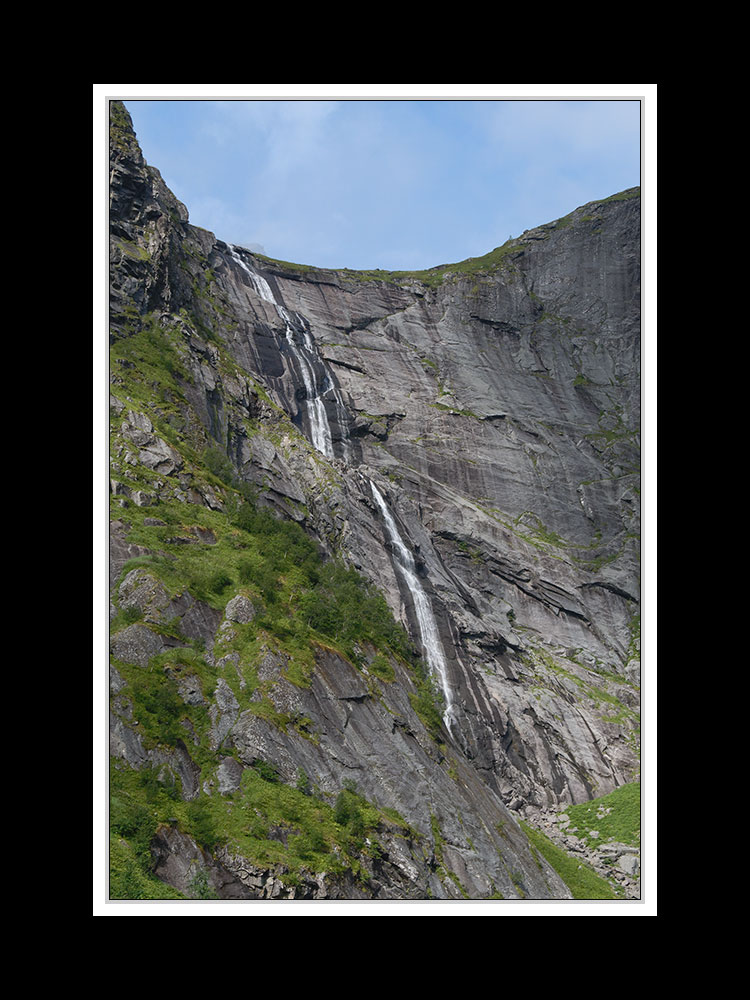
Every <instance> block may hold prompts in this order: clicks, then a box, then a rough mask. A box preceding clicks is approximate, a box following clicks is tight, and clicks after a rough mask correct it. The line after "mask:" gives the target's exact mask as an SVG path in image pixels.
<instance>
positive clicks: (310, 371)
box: [229, 247, 454, 728]
mask: <svg viewBox="0 0 750 1000" xmlns="http://www.w3.org/2000/svg"><path fill="white" fill-rule="evenodd" d="M229 249H230V253H231V254H232V257H233V258H234V260H235V261H236V262H237V264H239V265H240V267H241V268H242V269H243V270H244V271H245V272H246V274H247V275H248V276H249V277H250V280H251V282H252V284H253V287H254V288H255V290H256V292H257V294H258V295H259V296H260V298H261V299H263V301H264V302H268V303H269V304H270V305H272V306H273V307H274V309H275V310H276V312H277V313H278V315H279V316H280V317H281V319H282V320H283V321H284V325H285V327H286V340H287V343H288V344H289V348H290V350H291V351H292V353H293V354H294V356H295V358H296V359H297V363H298V365H299V370H300V373H301V375H302V380H303V382H304V385H305V396H306V399H305V402H306V405H307V415H308V420H309V424H310V435H311V438H312V443H313V446H314V447H315V448H316V449H317V450H318V451H319V452H321V453H322V454H323V455H325V456H326V457H328V458H334V457H335V456H334V450H333V438H332V434H331V425H330V423H329V421H328V414H327V413H326V408H325V405H324V402H323V398H324V397H325V396H329V397H330V399H331V400H332V401H333V403H334V406H335V410H336V416H337V418H338V421H339V426H340V427H341V432H342V435H341V447H342V450H343V457H344V459H345V460H346V461H349V460H350V449H349V445H348V442H347V426H348V422H347V418H346V408H345V407H344V403H343V401H342V399H341V395H340V393H339V392H338V389H337V388H336V386H335V384H334V382H333V379H332V378H331V377H330V375H328V374H327V373H326V376H325V378H324V380H323V385H322V386H321V385H319V384H318V380H317V378H316V374H315V373H316V363H317V366H318V370H321V369H322V370H323V371H324V372H326V366H325V362H324V361H323V359H322V358H321V357H320V355H319V354H318V353H317V350H316V347H315V343H314V341H313V338H312V336H311V335H310V332H309V330H308V328H307V325H306V323H305V322H304V320H303V319H302V317H301V316H299V314H295V315H296V320H297V321H296V324H295V323H294V322H293V320H292V317H291V316H290V315H289V313H288V311H287V310H286V309H285V308H284V306H282V305H281V303H279V302H277V301H276V297H275V296H274V294H273V291H272V290H271V286H270V285H269V284H268V282H267V281H266V280H265V278H263V277H262V276H261V275H260V274H257V273H256V272H255V271H253V270H252V268H251V267H249V266H248V264H246V263H245V261H244V260H243V259H242V258H241V257H240V255H239V254H238V253H237V251H236V248H234V247H230V248H229ZM295 332H296V334H297V336H298V337H301V338H302V341H303V343H302V344H298V343H297V341H296V340H295ZM326 383H327V384H326ZM323 386H325V387H323ZM360 475H363V474H362V473H361V472H360ZM364 478H365V479H367V482H369V484H370V489H371V490H372V495H373V498H374V500H375V502H376V504H377V505H378V508H379V509H380V512H381V514H382V515H383V521H384V522H385V526H386V531H387V532H388V537H389V539H390V541H391V547H392V551H393V561H394V566H395V568H396V571H397V572H398V573H399V574H400V575H401V577H402V579H403V581H404V583H405V585H406V588H407V590H408V591H409V593H410V594H411V596H412V600H413V602H414V611H415V614H416V616H417V625H418V627H419V632H420V637H421V641H422V648H423V651H424V655H425V657H426V659H427V663H428V666H429V668H430V671H431V672H432V674H433V675H434V676H436V677H437V678H438V680H439V682H440V686H441V688H442V690H443V694H444V697H445V711H444V713H443V721H444V722H445V724H446V726H448V728H450V727H451V724H452V722H453V720H454V709H453V696H452V693H451V689H450V685H449V684H448V667H447V664H446V661H445V652H444V650H443V644H442V642H441V640H440V633H439V631H438V627H437V622H436V621H435V616H434V614H433V612H432V605H431V604H430V599H429V597H428V596H427V594H426V592H425V590H424V587H423V586H422V583H421V581H420V579H419V576H418V574H417V567H416V564H415V562H414V556H413V555H412V553H411V551H410V549H409V548H408V547H407V546H406V545H405V543H404V541H403V539H402V537H401V533H400V531H399V529H398V525H397V524H396V521H395V519H394V517H393V515H392V514H391V511H390V509H389V507H388V504H387V503H386V502H385V499H384V498H383V494H382V493H381V492H380V490H379V489H378V488H377V486H376V485H375V484H374V483H373V482H372V480H370V479H368V478H367V477H366V476H364Z"/></svg>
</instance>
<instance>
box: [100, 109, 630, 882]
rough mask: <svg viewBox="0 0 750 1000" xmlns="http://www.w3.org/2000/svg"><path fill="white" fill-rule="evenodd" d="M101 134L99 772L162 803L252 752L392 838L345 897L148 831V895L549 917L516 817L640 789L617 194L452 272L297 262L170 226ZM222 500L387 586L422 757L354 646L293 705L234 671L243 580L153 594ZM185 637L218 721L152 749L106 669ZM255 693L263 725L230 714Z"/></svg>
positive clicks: (120, 149)
mask: <svg viewBox="0 0 750 1000" xmlns="http://www.w3.org/2000/svg"><path fill="white" fill-rule="evenodd" d="M112 121H113V129H112V145H111V154H112V170H111V190H112V193H111V207H110V218H111V246H112V250H111V257H110V264H111V289H112V292H111V319H112V322H111V329H110V339H111V354H112V381H111V394H112V396H111V403H112V416H113V424H112V427H113V436H112V448H111V456H112V472H111V477H112V503H113V510H114V517H113V535H112V538H113V541H112V547H111V551H110V559H111V583H112V588H113V589H112V613H113V615H115V616H117V617H116V618H115V619H113V623H114V624H113V632H112V635H111V646H112V654H113V657H114V670H115V675H114V676H115V677H116V678H117V679H118V680H117V683H116V684H115V685H114V688H113V702H114V707H113V728H112V732H113V741H112V743H113V750H112V752H113V756H114V759H115V761H116V762H118V763H119V764H120V765H127V766H128V767H130V768H133V769H142V768H144V767H149V768H156V769H157V771H159V770H160V773H161V777H162V780H164V778H165V775H166V774H167V773H169V774H171V775H172V776H173V778H174V776H177V777H178V778H179V787H180V789H181V796H182V799H183V800H184V801H188V800H190V801H192V800H194V799H199V798H201V796H205V797H207V798H210V797H211V796H214V797H216V796H222V795H224V796H229V797H231V795H232V794H233V792H234V791H235V790H236V789H237V788H239V786H240V782H241V776H242V774H243V771H245V770H246V769H248V768H252V767H253V766H254V764H255V762H257V761H258V760H262V761H265V762H266V763H267V764H269V765H272V766H273V768H274V771H275V774H274V780H276V781H279V782H281V783H283V784H285V785H288V786H293V785H294V784H295V782H296V781H297V780H298V776H299V775H300V774H301V773H304V774H306V775H314V776H315V778H314V783H315V785H316V788H317V789H318V792H319V793H320V794H321V795H322V796H324V797H326V796H327V797H328V798H329V800H330V801H333V800H334V799H335V797H336V796H337V794H339V793H340V792H341V789H343V788H345V787H348V785H347V783H351V782H354V783H355V784H356V787H357V790H358V794H360V795H362V796H363V797H364V798H365V799H366V800H367V801H369V802H372V803H375V804H377V806H378V807H379V808H380V809H382V810H391V811H395V813H398V814H399V816H401V817H402V818H403V819H404V820H405V821H406V824H407V825H408V828H409V831H410V833H409V835H408V836H407V835H405V834H404V831H403V828H400V827H399V828H396V827H393V828H392V829H387V824H386V826H384V827H383V828H382V829H381V842H380V849H379V854H378V857H377V859H373V858H369V860H367V861H364V860H363V861H362V864H363V866H364V869H365V870H366V877H365V878H363V879H359V880H356V879H353V878H352V877H351V875H347V876H346V877H344V876H337V877H336V878H333V877H328V878H326V877H322V876H321V875H320V873H317V874H315V873H312V872H310V873H308V874H307V875H306V876H305V878H304V879H302V880H300V879H299V878H297V880H296V881H295V880H294V879H290V878H289V872H288V870H285V869H284V865H283V864H280V865H277V866H276V867H275V868H273V870H272V869H271V868H270V867H266V868H263V867H262V866H259V865H258V864H257V863H255V862H254V861H253V860H252V859H248V858H247V857H243V856H242V855H241V852H239V851H238V850H236V849H235V847H233V845H232V843H231V838H230V841H228V842H225V843H224V846H223V847H221V849H218V848H217V849H216V850H214V851H213V853H212V852H211V851H210V850H209V849H208V848H207V847H206V845H205V844H203V845H201V844H199V843H198V842H197V841H196V840H195V838H191V837H190V836H189V835H188V834H187V833H186V832H185V831H184V830H180V829H178V826H179V824H177V825H174V824H173V825H172V826H171V827H170V826H169V824H167V825H166V826H162V827H160V832H159V834H158V836H157V837H156V840H155V841H154V843H155V845H156V846H155V857H156V858H157V862H156V869H155V870H156V872H157V874H158V875H159V876H160V877H161V878H162V879H163V880H165V881H167V882H169V883H170V884H171V885H173V886H174V887H175V888H176V889H177V890H178V891H180V892H186V891H187V887H188V883H190V884H193V882H194V879H195V877H196V872H197V871H200V872H201V873H203V874H202V876H201V877H202V879H203V881H202V882H201V884H202V885H203V886H204V887H205V886H207V885H209V886H211V887H213V889H212V891H216V892H217V893H219V894H220V895H221V893H224V894H225V895H226V897H227V898H271V897H273V898H360V897H361V898H405V899H408V898H412V899H413V898H433V897H434V898H462V897H468V898H477V899H479V898H492V897H493V895H494V896H502V897H503V898H521V897H529V896H531V897H534V898H566V897H567V896H568V895H569V890H568V889H567V887H566V886H565V885H564V883H563V882H562V881H561V880H560V878H559V876H557V875H556V873H555V872H554V871H552V869H551V868H550V866H549V865H548V864H547V863H546V862H545V861H544V860H543V859H542V858H541V857H540V856H538V855H537V854H535V853H534V852H533V851H532V850H531V849H530V847H529V844H528V842H527V840H526V837H525V836H524V834H523V832H522V830H521V828H520V827H519V826H518V825H517V823H516V816H517V815H524V814H528V815H529V816H531V815H532V814H534V815H540V814H542V813H543V812H544V811H545V810H549V809H555V808H558V807H563V806H565V805H566V804H569V803H578V802H583V801H586V800H588V799H591V798H593V797H596V796H599V795H603V794H605V793H607V792H610V791H612V790H613V789H614V788H616V787H618V786H619V785H622V784H625V783H627V782H631V781H634V780H637V778H638V772H639V746H638V734H639V724H638V718H639V704H640V695H639V691H640V655H639V634H640V633H639V621H640V617H639V607H640V578H639V564H640V525H639V514H640V510H639V506H640V478H639V468H640V466H639V462H640V457H639V456H640V452H639V432H640V427H639V416H640V398H639V391H640V353H639V351H640V313H639V304H640V280H639V279H640V275H639V265H640V227H639V223H640V198H639V192H638V191H637V190H633V191H629V192H624V193H623V194H621V195H618V196H615V197H613V198H611V199H608V200H606V201H603V202H595V203H592V204H589V205H586V206H583V207H582V208H579V209H577V210H576V211H574V212H572V213H571V214H570V215H569V216H567V217H566V218H564V219H561V220H558V221H557V222H554V223H551V224H549V225H547V226H542V227H539V228H537V229H535V230H531V231H529V232H527V233H524V234H523V235H522V236H521V237H519V238H518V239H514V240H511V241H509V242H508V243H506V244H505V245H504V246H503V247H500V248H497V249H496V250H494V251H492V252H491V253H490V254H488V255H487V256H486V257H484V258H476V259H474V260H471V261H466V262H463V263H462V264H457V265H453V266H447V267H440V268H435V269H433V270H432V271H428V272H421V273H417V274H396V273H385V272H376V273H372V274H369V273H368V274H364V273H360V272H352V271H330V270H319V269H315V268H309V267H300V266H295V265H291V264H285V263H282V262H279V261H273V260H270V259H268V258H265V257H261V256H259V255H257V254H254V253H251V252H250V251H248V250H246V249H244V248H242V247H238V246H230V245H228V244H227V243H225V242H223V241H222V240H221V239H220V238H217V237H216V236H214V235H213V234H211V233H208V232H206V231H205V230H201V229H198V228H196V227H194V226H191V225H190V223H189V221H188V214H187V211H186V209H185V208H184V206H182V205H181V204H180V203H179V202H178V201H177V200H176V199H175V198H174V197H173V195H172V194H171V193H170V192H169V191H168V190H167V189H166V187H165V185H164V183H163V181H162V179H161V177H160V176H159V174H158V172H157V171H156V170H154V169H153V168H152V167H150V166H148V165H147V164H146V163H145V162H144V161H143V158H142V156H141V153H140V150H139V149H138V146H137V141H136V139H135V137H134V135H133V132H132V127H131V126H130V122H129V116H128V115H127V111H126V110H125V109H124V107H123V106H122V105H119V104H117V103H115V104H114V106H113V113H112ZM136 342H137V343H138V344H139V345H142V346H140V347H139V353H138V354H137V358H136V355H134V354H133V353H132V351H131V352H130V353H129V351H128V346H129V345H134V344H136ZM134 358H136V360H134ZM238 490H239V492H240V494H243V495H248V491H251V492H252V493H253V495H254V497H255V498H257V502H258V503H259V504H260V505H261V506H263V507H264V509H268V510H272V511H273V512H274V513H275V515H276V516H278V517H280V518H282V519H284V520H288V521H294V522H296V523H297V524H299V525H300V526H301V527H302V528H303V529H304V531H305V532H306V534H307V535H308V536H309V537H311V538H313V539H315V541H316V543H317V544H318V545H319V546H320V549H321V551H322V552H323V553H324V554H325V556H326V557H327V558H329V559H336V560H342V561H343V562H344V563H345V565H346V566H348V567H353V568H354V569H355V570H356V571H357V572H358V573H359V574H361V575H362V576H363V577H365V578H367V580H369V581H371V582H372V584H374V586H375V587H376V588H377V589H378V591H379V592H381V593H382V594H383V595H385V598H386V601H387V603H388V605H389V607H390V609H391V611H392V613H393V615H394V616H395V618H396V619H397V620H399V621H400V622H402V623H403V625H404V626H405V628H406V630H407V632H408V634H409V635H410V636H411V639H412V640H413V642H414V644H415V646H416V647H417V649H418V650H419V651H420V652H421V654H422V655H423V658H424V660H425V662H426V664H427V667H428V670H429V672H430V674H431V676H432V682H433V684H434V686H435V687H436V689H437V691H438V694H439V696H440V699H441V712H442V720H441V721H440V732H439V735H438V736H437V737H436V731H435V729H434V728H433V729H432V730H431V729H430V727H429V726H427V725H426V724H425V722H424V719H423V717H421V716H420V714H419V713H418V712H416V711H415V709H414V707H413V706H414V701H413V697H412V698H410V696H415V695H416V693H417V690H416V687H415V680H414V677H413V676H412V675H411V674H410V673H409V671H408V670H407V669H406V668H405V667H404V664H403V663H401V662H399V661H398V658H393V657H391V658H390V663H389V667H388V670H389V679H388V682H387V683H384V682H383V678H382V676H381V677H378V676H377V673H376V672H375V671H374V670H373V669H371V668H372V664H373V663H374V662H376V660H375V658H376V657H377V656H378V650H377V649H376V648H375V647H367V648H365V647H364V646H362V647H361V648H360V650H359V653H360V654H361V659H360V662H359V663H358V664H354V663H352V662H351V660H350V659H349V658H347V656H346V655H344V653H343V651H342V650H341V649H334V648H325V645H324V644H321V645H318V646H316V647H315V648H314V667H313V668H312V669H311V670H310V672H309V675H308V676H307V678H306V680H305V683H304V684H300V683H299V682H295V681H293V680H290V679H289V676H290V675H289V671H290V669H291V668H290V663H291V661H293V659H294V657H293V656H290V654H289V649H287V650H286V651H284V650H281V651H279V650H278V649H277V650H276V651H275V652H274V651H273V650H271V648H270V646H269V647H268V648H266V649H265V651H264V652H263V651H261V650H260V646H259V645H258V644H257V643H256V645H255V646H254V647H253V650H254V652H253V656H254V659H253V660H252V662H250V660H248V659H247V656H246V655H245V653H243V652H239V651H238V649H239V646H238V640H237V637H238V636H239V635H244V634H245V633H244V632H243V630H249V629H255V630H256V631H255V632H253V633H252V634H253V636H256V637H257V636H259V635H260V631H258V630H259V629H260V628H261V625H262V613H261V604H262V601H261V600H260V599H259V597H258V594H259V591H258V590H257V589H256V590H253V589H252V587H250V589H249V591H246V592H239V591H238V592H237V593H231V594H229V593H225V596H226V597H227V600H225V601H223V607H217V601H215V600H207V599H206V597H205V593H203V594H201V593H200V592H199V589H196V587H192V588H191V587H190V586H189V585H188V584H187V582H186V583H185V585H184V586H183V587H180V586H179V585H178V583H176V582H175V581H174V580H173V579H172V578H171V577H170V574H169V567H170V559H172V560H173V562H174V556H170V553H174V552H176V551H177V547H179V546H182V550H181V551H186V552H187V551H190V552H192V551H196V552H198V551H206V552H208V551H209V550H210V549H211V547H212V546H213V549H214V551H215V550H216V546H217V544H218V543H217V537H216V533H217V530H218V529H216V528H211V527H210V526H209V525H208V522H207V521H206V520H205V519H204V521H203V522H201V523H200V524H196V523H193V522H196V521H198V520H199V519H198V518H196V517H193V515H192V513H190V511H191V510H192V511H195V510H198V509H201V510H204V511H206V512H210V514H211V515H212V516H214V515H215V516H216V517H217V518H222V517H226V516H227V515H228V514H229V513H230V512H231V511H232V510H233V509H234V507H233V505H234V504H235V503H236V496H237V491H238ZM177 509H182V510H184V511H185V514H184V518H183V519H182V520H183V522H184V523H178V522H179V520H180V519H179V517H178V516H177V515H176V514H175V510H177ZM144 512H146V515H145V516H144ZM148 512H150V515H149V513H148ZM136 514H137V516H136ZM149 520H150V523H149V524H146V521H149ZM136 522H137V524H138V526H139V530H138V531H136V530H133V525H134V524H135V523H136ZM218 523H219V522H217V524H218ZM147 528H148V529H149V530H150V533H149V531H147V530H146V529H147ZM158 533H160V534H158ZM157 534H158V537H159V538H160V539H161V540H162V545H161V547H158V548H157V547H155V545H154V543H153V539H154V538H155V537H157ZM191 547H192V548H191ZM139 558H140V564H139V563H138V560H139ZM134 559H135V563H134V562H133V560H134ZM155 560H156V561H158V560H161V562H160V563H159V567H160V569H159V571H157V570H155V568H154V567H155V565H156V562H155ZM123 570H124V572H123ZM248 580H250V582H251V583H253V582H255V583H257V579H256V580H254V579H253V578H252V576H249V577H248ZM258 586H259V584H258ZM230 589H231V588H230ZM235 589H237V588H235ZM128 616H130V617H129V618H128ZM136 618H137V621H136V620H135V619H136ZM248 634H249V633H248ZM233 640H234V645H233V644H232V641H233ZM186 641H190V642H192V643H193V645H194V647H195V644H196V643H197V644H198V646H199V647H201V648H202V649H203V651H204V654H205V657H206V658H207V660H208V661H209V662H210V663H211V664H212V666H216V669H217V670H218V671H219V672H220V676H218V677H217V678H216V679H215V686H214V687H213V689H212V690H203V688H202V687H200V686H196V683H195V681H190V678H189V677H188V678H187V679H186V671H185V670H182V672H181V673H180V675H179V677H178V676H177V675H174V676H172V677H171V678H170V679H171V680H172V681H174V683H175V684H177V682H178V681H179V682H180V684H181V685H182V687H181V688H177V690H179V692H180V694H179V697H181V698H182V700H183V702H184V703H185V704H188V703H190V698H191V697H192V698H193V699H194V704H195V705H196V706H200V705H202V704H204V703H205V706H206V708H205V711H206V714H207V718H209V719H210V723H208V724H207V729H206V733H205V736H203V737H201V735H200V734H199V733H197V732H189V731H188V729H187V728H184V732H183V739H181V740H179V741H177V742H175V741H173V743H172V744H171V745H170V746H169V747H167V748H165V747H164V746H162V745H160V743H159V740H158V739H156V738H155V737H154V736H153V734H152V735H151V739H150V745H149V741H148V740H146V741H144V739H143V738H142V737H141V736H140V735H139V733H138V731H137V730H138V727H137V726H135V725H133V719H132V718H131V717H130V716H129V713H131V708H130V707H129V706H130V705H131V702H129V701H128V698H127V691H128V682H127V681H125V680H124V679H123V678H122V677H121V676H120V673H119V672H118V671H119V670H122V669H123V668H122V664H123V663H125V664H130V665H135V667H136V668H137V669H139V670H141V671H146V672H148V671H149V669H150V668H149V664H153V663H155V662H160V661H159V660H158V658H159V657H162V658H163V657H164V655H165V654H166V655H172V654H170V653H169V651H174V650H179V649H180V648H181V647H182V646H184V645H185V644H186ZM261 645H262V643H261ZM154 657H157V660H156V661H155V660H154ZM378 662H379V661H378ZM391 671H392V673H391ZM188 673H189V672H188ZM250 674H252V680H250ZM134 676H135V675H134ZM259 678H260V680H259ZM238 684H239V685H241V686H242V690H240V688H239V687H237V686H236V685H238ZM257 684H261V686H262V688H263V697H264V698H267V699H268V704H269V706H270V707H269V711H268V712H265V713H260V712H259V711H258V706H257V704H256V705H252V706H251V707H250V708H249V707H248V704H247V703H244V702H243V700H242V699H243V696H244V693H246V692H247V691H248V690H249V688H248V685H249V686H250V687H252V686H253V685H257ZM259 691H260V688H257V689H256V690H255V692H254V695H253V697H255V699H256V701H257V699H258V698H259V697H260V695H259V693H258V692H259ZM191 692H192V693H191ZM233 692H234V693H233ZM196 710H198V709H196ZM282 717H283V719H285V720H286V724H283V725H282V724H280V722H279V719H280V718H282ZM302 720H304V722H302ZM184 722H185V720H183V723H184ZM196 741H197V742H196ZM199 748H200V752H198V750H199ZM208 751H210V753H208ZM199 758H200V761H201V763H200V764H199V763H198V762H197V761H198V759H199ZM365 853H366V852H365ZM363 857H364V855H363ZM196 866H197V867H196ZM170 873H173V874H172V875H170ZM285 879H286V880H285ZM355 883H356V886H355Z"/></svg>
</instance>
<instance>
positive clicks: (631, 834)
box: [565, 782, 641, 847]
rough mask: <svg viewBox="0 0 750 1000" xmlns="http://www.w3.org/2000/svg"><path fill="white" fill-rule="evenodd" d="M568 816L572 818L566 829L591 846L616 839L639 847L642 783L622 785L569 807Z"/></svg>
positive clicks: (567, 809) (618, 841) (566, 811)
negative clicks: (589, 800) (593, 833)
mask: <svg viewBox="0 0 750 1000" xmlns="http://www.w3.org/2000/svg"><path fill="white" fill-rule="evenodd" d="M565 815H566V816H568V817H569V818H570V825H569V826H567V827H566V830H567V831H569V832H570V833H574V834H575V836H576V837H580V838H581V839H582V840H585V841H586V843H587V844H590V845H591V846H596V845H597V844H602V843H606V842H607V841H608V840H614V841H617V843H620V844H629V845H631V846H632V847H638V846H639V845H640V842H641V785H640V782H633V783H632V784H629V785H622V787H620V788H616V789H615V790H614V791H613V792H610V793H609V795H603V796H602V797H601V798H598V799H594V800H593V801H592V802H583V803H580V804H579V805H574V806H568V807H567V808H566V810H565ZM592 831H596V833H597V836H592Z"/></svg>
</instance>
